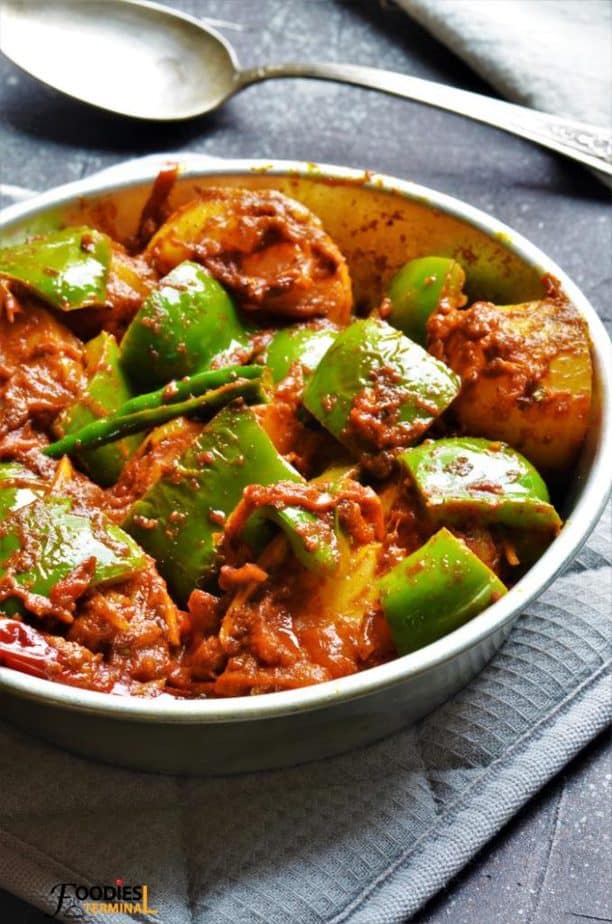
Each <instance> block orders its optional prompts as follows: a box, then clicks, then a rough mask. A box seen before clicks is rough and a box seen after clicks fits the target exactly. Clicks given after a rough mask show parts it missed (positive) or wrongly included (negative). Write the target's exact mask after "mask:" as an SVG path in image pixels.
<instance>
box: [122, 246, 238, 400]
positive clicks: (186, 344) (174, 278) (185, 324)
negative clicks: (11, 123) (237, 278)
mask: <svg viewBox="0 0 612 924" xmlns="http://www.w3.org/2000/svg"><path fill="white" fill-rule="evenodd" d="M247 339H248V337H247V331H246V328H245V327H244V325H243V324H242V322H241V320H240V318H239V316H238V312H237V311H236V309H235V307H234V304H233V302H232V300H231V298H230V297H229V295H228V294H227V292H226V291H225V289H224V288H223V287H222V286H221V285H220V284H219V283H218V282H217V281H216V279H213V277H212V276H211V275H210V274H209V273H207V271H206V270H205V269H204V268H203V267H201V266H199V265H198V264H197V263H191V262H190V261H185V262H184V263H180V264H179V265H178V266H177V267H175V268H174V269H173V270H172V272H171V273H169V274H168V275H167V276H166V277H165V278H164V279H162V281H161V283H160V286H159V288H158V289H156V290H155V291H154V292H152V293H151V294H150V295H149V297H148V298H147V299H146V300H145V301H144V303H143V305H142V306H141V308H140V310H139V311H138V313H137V314H136V316H135V317H134V318H133V320H132V322H131V323H130V326H129V327H128V329H127V331H126V332H125V335H124V337H123V340H122V341H121V361H122V364H123V367H124V369H125V371H126V372H127V374H128V376H129V378H130V380H131V381H132V382H133V383H134V385H135V386H136V387H137V388H138V389H140V390H143V389H148V388H155V387H159V386H160V385H164V384H165V383H166V382H169V381H170V380H171V379H180V378H183V376H186V375H191V374H192V373H193V372H197V371H200V370H203V369H207V368H209V366H210V362H211V360H213V359H214V358H215V357H217V356H219V354H221V353H226V352H228V351H229V350H232V349H235V348H237V347H239V346H241V345H245V344H246V343H247Z"/></svg>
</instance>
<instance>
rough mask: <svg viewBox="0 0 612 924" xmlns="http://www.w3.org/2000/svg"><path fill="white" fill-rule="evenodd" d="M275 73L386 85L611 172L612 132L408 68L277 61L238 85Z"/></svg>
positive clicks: (245, 74) (241, 76)
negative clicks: (424, 76) (426, 76)
mask: <svg viewBox="0 0 612 924" xmlns="http://www.w3.org/2000/svg"><path fill="white" fill-rule="evenodd" d="M273 77H314V78H317V79H319V80H336V81H340V82H343V83H352V84H357V85H358V86H362V87H369V88H371V89H375V90H382V91H384V92H385V93H391V94H393V95H395V96H403V97H406V98H407V99H412V100H416V101H417V102H421V103H427V104H428V105H430V106H436V107H438V108H439V109H447V110H449V111H450V112H455V113H459V114H460V115H464V116H467V117H468V118H471V119H476V120H477V121H479V122H486V123H487V124H488V125H494V126H495V127H496V128H501V129H503V130H504V131H507V132H511V133H512V134H514V135H520V136H521V137H522V138H527V139H529V140H530V141H534V142H536V143H537V144H540V145H543V146H544V147H547V148H551V149H552V150H553V151H557V152H558V153H559V154H564V155H565V156H566V157H570V158H572V159H573V160H577V161H579V162H580V163H582V164H585V165H586V166H587V167H591V168H592V169H594V170H597V171H599V172H601V173H603V174H606V175H607V176H612V132H610V131H609V130H607V129H606V128H601V127H599V126H596V125H589V124H588V123H586V122H577V121H573V120H571V119H564V118H561V117H560V116H556V115H549V114H548V113H546V112H539V111H538V110H536V109H528V108H526V107H525V106H518V105H516V104H515V103H507V102H505V101H504V100H499V99H493V98H492V97H489V96H483V95H481V94H480V93H471V92H470V91H468V90H460V89H458V88H456V87H449V86H445V85H444V84H440V83H434V82H432V81H430V80H421V79H420V78H419V77H411V76H410V75H408V74H399V73H396V72H394V71H386V70H381V69H379V68H375V67H361V66H358V65H353V64H335V63H333V62H321V63H316V62H312V63H310V62H309V63H303V64H302V63H293V62H289V63H286V64H272V65H267V66H262V67H254V68H251V69H249V70H243V71H240V72H239V73H238V75H237V89H241V88H242V87H245V86H248V85H249V84H251V83H256V82H258V81H261V80H269V79H270V78H273Z"/></svg>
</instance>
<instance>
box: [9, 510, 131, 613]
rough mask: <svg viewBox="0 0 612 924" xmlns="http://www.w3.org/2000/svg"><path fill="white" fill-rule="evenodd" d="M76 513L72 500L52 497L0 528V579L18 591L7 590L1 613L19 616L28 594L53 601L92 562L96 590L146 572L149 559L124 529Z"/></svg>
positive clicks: (13, 515)
mask: <svg viewBox="0 0 612 924" xmlns="http://www.w3.org/2000/svg"><path fill="white" fill-rule="evenodd" d="M71 509H72V501H71V500H70V499H69V498H66V497H55V496H48V497H44V498H39V499H37V500H34V501H32V502H31V503H30V504H28V505H27V506H24V507H21V508H20V509H19V510H17V511H15V512H13V513H11V514H10V515H9V516H8V517H6V518H5V519H4V520H3V522H2V523H1V524H0V577H3V578H7V577H10V578H12V579H13V582H14V585H15V594H11V593H10V592H9V593H7V591H6V589H5V588H3V592H2V596H3V598H4V599H2V600H1V601H0V610H2V611H4V612H7V613H9V614H12V613H14V612H16V611H18V610H19V609H20V608H21V606H20V599H19V598H20V596H21V595H22V594H23V593H26V594H33V595H36V596H38V597H47V598H49V596H50V595H51V593H52V591H53V588H54V587H55V586H56V585H57V584H58V583H59V582H60V581H62V580H63V579H64V578H66V577H68V576H69V575H70V574H72V573H73V572H74V571H75V570H76V569H77V568H79V567H82V566H85V565H86V564H87V563H88V562H89V561H90V560H93V565H92V572H91V575H90V576H89V580H90V585H89V586H91V587H96V586H100V585H107V584H114V583H117V582H118V581H122V580H125V579H127V578H129V577H131V576H132V575H134V574H135V573H136V572H138V571H140V570H142V568H144V567H145V565H146V563H147V558H146V555H145V554H144V552H143V551H142V549H140V548H139V547H138V545H137V544H136V543H135V542H134V540H133V539H132V538H131V537H130V536H128V535H127V534H126V533H124V531H123V530H122V529H120V528H119V527H118V526H115V525H114V524H113V523H110V522H109V521H108V520H107V519H106V517H104V516H103V515H101V514H97V515H96V517H95V518H94V519H92V520H90V519H89V518H88V517H85V516H81V515H77V514H74V513H72V512H71Z"/></svg>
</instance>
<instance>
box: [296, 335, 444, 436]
mask: <svg viewBox="0 0 612 924" xmlns="http://www.w3.org/2000/svg"><path fill="white" fill-rule="evenodd" d="M460 385H461V380H460V378H459V376H457V375H456V374H455V373H454V372H452V371H451V370H450V369H448V368H447V367H446V366H445V365H444V364H443V363H441V362H439V361H438V360H436V359H434V358H433V356H430V354H429V353H427V352H426V351H425V350H424V349H423V348H422V347H420V346H418V344H416V343H413V342H412V341H411V340H409V339H408V338H407V337H404V335H403V334H401V333H400V332H399V331H397V330H395V328H393V327H391V326H390V325H389V324H386V323H385V322H384V321H380V320H377V319H375V318H370V319H368V320H365V321H355V322H354V323H353V324H351V325H350V326H349V327H347V328H345V329H344V330H343V331H341V332H340V334H338V337H337V338H336V341H335V343H334V344H333V345H332V346H331V347H330V348H329V350H328V351H327V353H326V354H325V356H324V357H323V359H322V360H321V362H320V363H319V365H318V366H317V369H316V370H315V372H314V374H313V376H312V378H311V380H310V382H309V384H308V386H307V388H306V391H305V393H304V404H305V406H306V408H307V409H308V410H309V411H310V412H311V414H313V415H314V416H315V417H316V418H317V420H318V421H319V422H320V423H321V424H323V426H324V427H325V428H326V429H327V430H329V431H330V433H332V434H333V436H335V437H336V439H338V440H340V442H341V443H344V444H345V445H346V446H347V447H348V448H349V449H353V450H354V451H357V452H362V451H366V452H368V451H370V452H371V451H378V450H383V449H393V448H397V447H401V446H409V445H410V444H411V443H413V442H415V441H416V440H417V439H418V438H419V437H420V436H421V435H422V434H423V432H424V431H425V430H426V429H427V428H428V427H429V426H430V425H431V424H432V423H433V422H434V420H435V419H436V417H438V416H439V415H440V414H441V413H442V412H443V411H444V410H445V409H446V408H447V407H448V405H449V404H450V403H451V401H452V400H453V398H455V397H456V395H457V394H458V393H459V388H460Z"/></svg>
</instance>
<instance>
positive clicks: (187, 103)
mask: <svg viewBox="0 0 612 924" xmlns="http://www.w3.org/2000/svg"><path fill="white" fill-rule="evenodd" d="M0 35H1V39H0V43H1V47H2V51H3V52H4V54H5V55H6V56H7V57H9V58H11V60H12V61H14V62H15V64H17V65H19V67H21V68H22V69H23V70H25V71H27V72H28V73H29V74H31V75H32V76H33V77H36V78H37V79H38V80H40V81H42V82H43V83H46V84H47V85H49V86H51V87H54V88H55V89H56V90H60V91H61V92H62V93H66V94H67V95H68V96H72V97H73V98H75V99H79V100H81V101H82V102H86V103H90V104H92V105H94V106H97V107H99V108H101V109H106V110H110V111H111V112H114V113H117V114H119V115H124V116H131V117H133V118H138V119H153V120H156V121H176V120H179V119H189V118H192V117H193V116H197V115H201V114H203V113H205V112H210V111H211V110H213V109H216V108H217V107H218V106H219V105H221V103H223V102H224V100H226V99H227V98H228V97H229V96H231V95H232V93H233V92H234V90H235V89H236V78H237V73H238V64H237V61H236V56H235V54H234V51H233V49H232V48H231V46H230V45H229V44H228V43H227V42H226V41H225V39H224V38H223V37H222V36H221V35H219V34H218V33H217V32H216V31H215V30H214V29H211V28H209V27H208V26H207V27H204V26H203V25H202V23H200V22H198V20H197V19H195V18H193V17H192V16H188V15H187V14H184V13H178V12H175V11H173V10H172V11H171V10H167V9H165V8H164V7H161V6H158V5H157V4H154V3H146V2H131V0H87V2H85V3H84V2H83V0H53V2H51V3H50V2H49V0H6V2H3V3H2V4H0ZM49 49H55V52H54V53H53V54H51V53H50V52H49Z"/></svg>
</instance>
